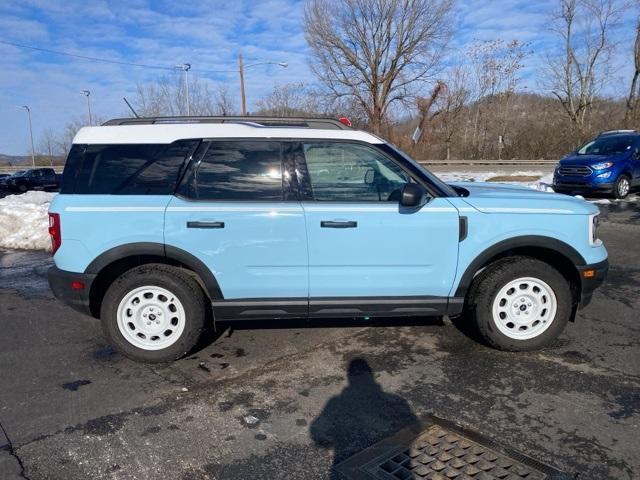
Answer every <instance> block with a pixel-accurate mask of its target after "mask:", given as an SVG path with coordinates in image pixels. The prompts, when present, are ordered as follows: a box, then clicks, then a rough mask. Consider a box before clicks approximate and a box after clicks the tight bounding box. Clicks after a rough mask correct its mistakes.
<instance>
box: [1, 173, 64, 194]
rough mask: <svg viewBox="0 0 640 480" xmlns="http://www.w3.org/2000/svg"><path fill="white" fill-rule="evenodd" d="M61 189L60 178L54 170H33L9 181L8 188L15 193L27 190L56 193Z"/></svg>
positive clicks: (12, 177) (14, 176) (13, 176)
mask: <svg viewBox="0 0 640 480" xmlns="http://www.w3.org/2000/svg"><path fill="white" fill-rule="evenodd" d="M59 187H60V178H59V176H58V175H56V172H55V171H54V170H53V168H31V169H29V170H24V171H23V172H22V173H20V174H19V175H17V174H14V175H12V176H11V177H10V178H9V179H8V180H7V188H8V189H9V190H11V191H13V192H26V191H27V190H46V191H54V190H58V188H59Z"/></svg>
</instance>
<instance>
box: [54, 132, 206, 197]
mask: <svg viewBox="0 0 640 480" xmlns="http://www.w3.org/2000/svg"><path fill="white" fill-rule="evenodd" d="M198 142H199V141H198V140H181V141H177V142H174V143H172V144H169V145H166V144H145V145H133V144H130V145H86V146H83V145H74V147H73V148H72V150H71V152H70V154H69V159H68V160H67V165H66V166H65V171H64V175H63V178H64V181H63V184H62V193H83V194H119V195H172V194H173V193H174V191H175V187H176V182H177V180H178V177H179V175H180V170H181V169H182V166H183V164H184V162H185V159H186V157H187V156H188V155H190V154H191V152H192V151H193V149H194V148H195V146H196V145H197V144H198ZM71 190H73V191H71Z"/></svg>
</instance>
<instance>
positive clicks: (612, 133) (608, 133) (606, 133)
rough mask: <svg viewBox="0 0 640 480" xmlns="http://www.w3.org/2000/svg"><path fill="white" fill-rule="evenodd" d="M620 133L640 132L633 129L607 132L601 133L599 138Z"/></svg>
mask: <svg viewBox="0 0 640 480" xmlns="http://www.w3.org/2000/svg"><path fill="white" fill-rule="evenodd" d="M619 133H638V130H631V129H626V130H625V129H622V130H606V131H604V132H600V133H599V134H598V136H599V137H602V136H603V135H616V134H619Z"/></svg>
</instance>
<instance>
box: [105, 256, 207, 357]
mask: <svg viewBox="0 0 640 480" xmlns="http://www.w3.org/2000/svg"><path fill="white" fill-rule="evenodd" d="M205 305H206V303H205V296H204V293H203V292H202V289H201V288H200V286H199V285H198V283H197V282H196V281H195V280H194V279H193V278H192V277H191V276H190V275H188V274H187V273H185V272H184V271H182V270H180V269H178V268H175V267H171V266H168V265H162V264H150V265H142V266H140V267H136V268H133V269H131V270H129V271H127V272H125V273H124V274H122V275H121V276H120V277H118V278H117V279H116V280H115V281H114V282H113V284H111V286H110V287H109V289H108V290H107V292H106V294H105V296H104V299H103V301H102V307H101V319H102V327H103V330H104V334H105V336H106V337H107V339H108V340H109V342H110V343H111V344H113V345H114V346H115V347H116V348H117V349H118V350H119V351H120V352H121V353H122V354H123V355H125V356H127V357H129V358H131V359H133V360H137V361H142V362H168V361H172V360H177V359H178V358H180V357H182V356H184V355H186V354H187V353H188V352H189V351H190V350H191V349H192V348H193V347H194V346H195V344H196V343H197V341H198V339H199V338H200V336H201V334H202V331H203V329H204V323H205Z"/></svg>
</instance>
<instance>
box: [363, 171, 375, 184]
mask: <svg viewBox="0 0 640 480" xmlns="http://www.w3.org/2000/svg"><path fill="white" fill-rule="evenodd" d="M375 179H376V171H375V170H374V169H373V168H369V169H367V171H366V172H365V174H364V183H365V184H366V185H373V182H374V181H375Z"/></svg>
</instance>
